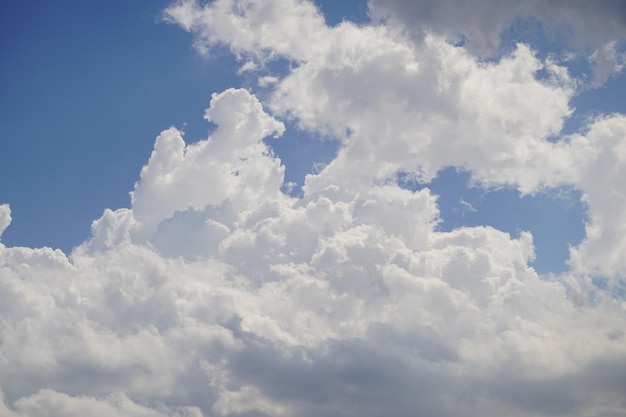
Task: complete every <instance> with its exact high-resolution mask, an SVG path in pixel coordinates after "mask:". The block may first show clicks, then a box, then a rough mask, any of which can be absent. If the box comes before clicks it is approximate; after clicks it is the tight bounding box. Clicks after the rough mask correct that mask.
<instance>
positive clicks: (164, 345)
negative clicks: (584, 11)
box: [0, 0, 626, 417]
mask: <svg viewBox="0 0 626 417" xmlns="http://www.w3.org/2000/svg"><path fill="white" fill-rule="evenodd" d="M407 4H408V3H407ZM555 4H556V3H555ZM394 5H396V6H397V7H401V5H400V3H399V2H397V3H396V2H386V3H385V4H384V6H385V7H387V8H390V9H389V10H391V7H392V6H394ZM371 7H372V10H374V11H377V10H378V12H380V10H381V9H380V8H381V7H383V4H382V3H380V4H379V2H372V5H371ZM394 7H395V6H394ZM423 7H426V3H424V6H423ZM433 7H434V6H433ZM555 7H556V6H555ZM398 10H399V9H398ZM533 10H534V9H533ZM380 13H382V12H380ZM546 13H548V12H546ZM166 14H167V16H168V19H169V20H170V21H172V22H176V23H178V24H180V25H181V26H182V27H183V28H185V29H187V30H190V31H192V32H193V33H194V35H195V42H196V46H197V47H198V48H199V49H200V50H202V51H205V52H207V53H208V54H209V56H210V53H211V47H212V46H213V45H216V44H226V45H228V46H229V47H230V48H231V50H232V51H233V52H234V53H236V54H237V55H238V56H239V57H240V58H241V60H242V62H253V63H254V65H252V64H250V65H248V68H249V69H248V70H249V71H251V72H252V73H253V74H256V75H258V77H259V79H260V80H267V77H273V78H272V82H271V83H267V84H264V87H263V88H266V89H268V90H264V91H265V92H266V94H264V96H265V97H268V98H267V101H266V102H265V103H263V104H262V103H261V102H260V101H259V100H258V98H257V97H256V96H255V95H254V94H252V93H251V92H249V91H246V90H243V89H228V90H226V91H223V92H220V93H216V94H214V95H213V97H212V98H211V103H210V106H209V108H208V109H207V110H206V113H205V118H206V119H207V120H209V121H211V122H213V123H215V124H216V125H217V128H216V129H215V130H214V131H213V132H212V133H211V135H210V136H209V137H208V138H207V139H205V140H201V141H198V142H195V143H192V144H187V143H185V141H184V139H183V134H182V132H180V131H179V130H177V129H176V128H169V129H167V130H164V131H163V132H162V133H161V134H160V135H159V137H158V138H157V139H156V141H155V145H154V150H153V151H152V154H151V155H150V157H149V160H148V162H147V164H146V165H145V166H144V167H143V169H142V170H141V172H140V176H139V180H138V181H137V183H136V184H135V187H134V190H133V191H132V204H131V207H129V208H123V209H117V210H110V209H107V210H105V211H104V213H103V215H102V217H101V218H100V219H97V220H96V221H94V223H93V225H92V237H91V238H90V239H89V240H88V241H86V242H85V243H83V244H82V245H81V246H79V247H77V248H76V249H75V250H74V251H73V253H72V254H71V255H69V256H67V255H65V254H64V253H62V252H61V251H58V250H52V249H49V248H40V249H32V248H13V247H5V246H3V245H2V244H1V243H0V336H1V337H0V388H1V389H2V391H3V395H4V400H3V401H2V402H0V414H2V415H7V416H10V417H17V416H19V417H26V416H29V417H30V416H69V417H72V416H84V415H86V414H89V415H94V416H100V415H102V416H105V415H106V416H179V417H199V416H205V417H208V416H380V415H385V416H409V415H411V416H415V415H424V416H459V415H464V416H477V417H478V416H481V417H483V416H502V415H507V416H545V415H554V416H581V417H582V416H598V417H599V416H620V415H624V413H625V412H626V400H625V399H624V395H623V388H622V387H624V386H626V366H625V365H624V364H626V315H625V311H624V310H625V308H626V307H625V304H624V300H623V298H619V297H618V296H616V294H613V293H612V292H611V291H612V289H613V288H614V286H618V285H619V283H620V282H621V281H620V279H622V277H623V276H624V274H625V273H626V261H624V259H623V257H622V256H621V254H623V253H624V251H626V238H624V236H626V214H625V213H626V212H625V211H624V210H623V201H624V198H625V197H626V188H625V187H626V186H625V185H624V182H623V178H626V168H625V166H626V116H624V115H619V114H613V115H603V116H598V117H597V118H595V119H594V120H591V121H590V122H589V124H588V126H586V128H585V130H584V131H582V132H580V133H579V134H575V135H571V136H562V135H561V134H560V131H561V128H562V124H563V121H564V120H565V119H566V118H567V117H568V116H569V115H570V114H571V112H572V111H573V109H571V107H570V104H569V103H570V99H571V98H572V96H573V95H574V94H575V91H576V80H574V79H572V78H571V77H570V75H569V74H568V71H567V69H566V68H565V67H563V66H560V65H557V64H555V63H554V62H552V61H550V60H547V61H541V60H539V59H538V58H537V57H536V56H535V54H534V53H533V51H532V50H531V49H530V48H529V47H528V46H526V45H523V44H520V45H518V46H517V48H516V49H515V50H514V51H513V52H512V53H510V54H508V55H505V56H503V57H502V58H501V59H498V60H495V61H494V62H490V63H485V62H482V61H480V60H479V59H478V58H476V57H475V55H474V54H473V53H472V52H471V51H470V52H468V51H467V50H466V49H465V48H464V47H461V46H457V47H455V46H453V45H451V44H449V43H447V42H446V41H445V39H444V37H442V34H441V33H438V31H437V30H436V28H434V27H433V28H430V27H428V28H426V29H424V37H423V39H422V40H421V41H419V42H416V40H415V39H414V38H412V37H411V36H409V35H407V34H405V33H402V32H401V31H397V30H395V29H394V27H391V26H387V25H385V24H378V25H364V26H355V25H353V24H350V23H343V24H341V25H338V26H336V27H334V28H330V27H327V26H326V25H325V23H324V21H323V19H322V17H321V16H320V14H319V13H318V12H317V9H316V8H315V7H314V6H313V5H312V4H310V3H308V2H301V1H296V0H273V1H267V0H264V1H245V2H243V1H226V0H217V1H215V2H213V3H211V4H209V5H200V4H198V3H195V2H192V1H185V2H178V3H175V4H174V5H172V6H171V8H170V9H168V11H167V12H166ZM539 17H541V16H539ZM429 21H432V22H434V23H433V24H435V23H437V21H436V19H434V20H433V19H431V20H429ZM494 30H495V29H494ZM485 36H487V37H489V36H490V35H489V33H488V32H487V34H486V35H485ZM581 36H582V35H581ZM276 57H281V58H286V59H289V60H291V61H292V63H293V65H292V67H291V70H290V71H289V72H288V73H287V74H268V73H267V71H266V70H264V69H263V68H264V65H263V64H264V63H267V62H268V61H269V60H272V59H275V58H276ZM597 59H598V60H600V58H599V57H598V58H597ZM540 71H541V72H542V74H543V76H541V77H540V76H539V75H538V74H539V72H540ZM290 118H291V119H293V120H295V121H296V122H298V123H299V124H300V125H301V126H303V127H304V128H307V129H311V130H314V131H316V132H321V133H324V134H329V135H332V136H334V137H335V138H336V139H337V140H338V141H339V142H340V150H339V152H338V155H337V157H336V158H335V159H334V160H333V161H332V162H331V163H330V164H329V165H328V166H326V167H325V168H323V169H321V171H320V172H319V173H316V174H311V175H309V176H308V177H307V179H306V184H305V185H304V187H303V191H304V195H303V197H302V198H293V197H290V196H288V195H285V194H284V193H283V192H282V191H281V188H282V187H283V182H284V170H285V167H284V166H283V163H282V161H281V160H280V159H278V158H277V157H276V156H275V155H273V154H272V152H271V150H270V148H269V147H268V146H267V145H266V144H265V142H264V140H281V139H274V138H272V137H278V136H280V135H281V134H282V133H283V132H284V130H285V127H284V124H283V123H282V122H281V121H280V120H281V119H283V120H287V119H290ZM447 166H455V167H458V168H459V169H463V170H467V171H468V172H470V173H471V175H472V178H473V180H474V181H476V183H477V184H480V185H482V186H484V187H500V186H511V187H516V188H517V189H519V190H520V191H521V192H523V193H535V192H541V191H542V190H544V189H546V188H550V187H557V186H562V185H567V186H571V187H575V188H576V189H578V190H579V191H580V192H581V195H582V198H583V199H584V201H585V202H586V203H587V204H588V207H589V218H588V224H587V227H586V231H587V237H586V238H585V240H584V241H583V242H582V243H581V244H580V245H579V246H577V247H574V248H572V249H571V259H570V266H571V269H570V271H568V272H567V273H565V274H563V275H562V276H551V277H546V276H544V277H540V276H538V275H537V273H536V272H535V271H534V269H533V268H532V267H530V266H529V262H530V261H531V260H532V259H533V257H534V249H533V243H532V236H531V234H530V233H528V232H521V233H520V234H519V235H518V236H510V235H509V234H507V233H504V232H502V231H499V230H496V229H493V228H490V227H462V228H458V229H455V230H453V231H451V232H441V231H440V230H438V228H437V225H438V223H439V209H438V206H437V196H436V195H434V194H433V193H432V192H431V191H430V190H429V189H428V188H423V189H421V190H420V191H411V190H408V189H406V188H402V187H401V186H400V185H399V184H398V183H397V181H396V176H397V174H398V173H408V174H409V175H412V176H414V178H415V180H416V181H423V182H427V181H428V180H430V179H431V178H433V177H434V176H435V175H436V174H437V172H438V171H439V170H440V169H442V168H444V167H447ZM599 184H601V185H602V186H601V187H600V186H598V185H599ZM10 221H11V215H10V210H9V207H8V205H0V234H1V232H2V231H4V229H5V228H6V227H7V226H8V225H9V223H10ZM599 277H601V278H604V279H606V280H607V282H608V284H607V290H601V289H599V288H597V287H595V286H593V285H592V282H591V279H592V278H599Z"/></svg>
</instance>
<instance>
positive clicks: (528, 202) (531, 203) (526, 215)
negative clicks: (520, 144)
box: [399, 168, 586, 274]
mask: <svg viewBox="0 0 626 417" xmlns="http://www.w3.org/2000/svg"><path fill="white" fill-rule="evenodd" d="M399 180H400V184H401V185H403V186H405V187H407V188H409V189H413V190H415V189H419V188H424V187H427V188H429V189H430V190H431V192H432V193H433V194H436V195H437V196H438V200H437V203H438V206H439V210H440V216H441V223H440V224H439V229H440V230H441V231H451V230H454V229H456V228H459V227H463V226H470V227H471V226H491V227H493V228H495V229H498V230H502V231H504V232H507V233H509V234H510V235H511V236H512V237H517V236H519V233H520V232H522V231H529V232H531V233H532V235H533V243H534V246H535V255H536V257H535V260H534V261H533V262H532V263H531V265H532V266H533V267H534V268H535V269H536V270H537V272H538V273H541V274H547V273H560V272H564V271H566V270H567V264H566V261H567V259H568V258H569V247H570V246H574V245H576V244H578V243H580V241H581V240H582V239H583V238H584V237H585V228H584V221H585V218H586V217H585V215H586V207H585V205H584V204H583V203H582V202H581V201H580V193H578V192H577V191H576V190H572V189H566V188H560V189H553V190H549V191H545V192H541V193H537V194H536V195H525V196H520V194H519V192H518V191H517V190H514V189H510V188H502V189H498V190H489V189H484V188H481V187H478V186H471V185H470V174H469V173H467V172H464V171H458V170H457V169H455V168H445V169H443V170H441V171H440V172H439V173H438V175H437V177H436V178H435V179H434V180H433V181H432V182H431V183H429V184H418V183H415V182H412V181H410V180H408V181H407V177H405V176H403V175H400V176H399Z"/></svg>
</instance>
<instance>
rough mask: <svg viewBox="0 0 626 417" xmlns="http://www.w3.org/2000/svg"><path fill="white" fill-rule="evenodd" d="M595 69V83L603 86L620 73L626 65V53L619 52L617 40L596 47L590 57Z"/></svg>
mask: <svg viewBox="0 0 626 417" xmlns="http://www.w3.org/2000/svg"><path fill="white" fill-rule="evenodd" d="M589 60H590V61H591V64H592V67H593V69H594V71H593V76H594V79H593V85H595V86H596V87H597V86H601V85H603V84H604V83H605V82H606V80H608V79H609V78H610V77H611V76H615V75H618V74H619V73H621V72H622V71H623V69H624V65H626V53H623V52H621V53H620V52H619V51H618V49H617V42H615V41H612V42H609V43H607V44H606V45H604V46H602V47H600V48H598V49H596V50H595V51H594V52H593V54H591V56H590V57H589Z"/></svg>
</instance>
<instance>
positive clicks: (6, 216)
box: [0, 204, 11, 237]
mask: <svg viewBox="0 0 626 417" xmlns="http://www.w3.org/2000/svg"><path fill="white" fill-rule="evenodd" d="M9 224H11V208H10V207H9V205H8V204H0V237H2V233H4V231H5V230H6V228H7V227H9Z"/></svg>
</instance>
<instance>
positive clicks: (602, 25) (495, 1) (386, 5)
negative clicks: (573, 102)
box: [369, 0, 626, 55]
mask: <svg viewBox="0 0 626 417" xmlns="http://www.w3.org/2000/svg"><path fill="white" fill-rule="evenodd" d="M369 7H370V15H371V16H372V18H374V19H376V20H380V19H392V20H393V21H394V22H399V23H401V24H402V25H404V26H405V27H406V28H407V29H408V30H409V31H411V32H413V33H414V34H416V35H423V34H424V32H426V31H428V32H434V33H437V34H439V35H444V36H449V37H451V38H452V39H457V40H460V39H461V38H462V37H465V38H466V39H467V40H468V41H469V42H468V46H469V47H470V48H472V49H474V50H475V51H477V52H479V53H481V54H484V55H489V54H491V53H493V52H494V51H495V50H497V48H498V47H499V46H500V35H501V33H502V31H503V30H504V29H506V28H507V27H509V26H510V25H511V24H513V23H514V22H515V19H516V18H522V19H525V18H526V19H527V18H535V19H537V20H539V21H540V22H542V23H543V24H544V25H545V26H546V30H547V32H548V35H550V34H552V35H557V36H560V37H562V38H563V39H564V40H566V41H567V42H569V43H570V45H571V46H572V47H575V48H577V49H580V48H592V49H595V48H598V47H601V46H603V45H604V44H606V43H608V42H611V41H620V40H623V39H624V38H626V4H625V3H624V2H623V1H621V0H600V1H587V0H573V1H567V0H525V1H516V0H505V1H502V0H481V1H472V2H468V1H463V0H443V1H437V0H416V1H413V0H370V1H369Z"/></svg>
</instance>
